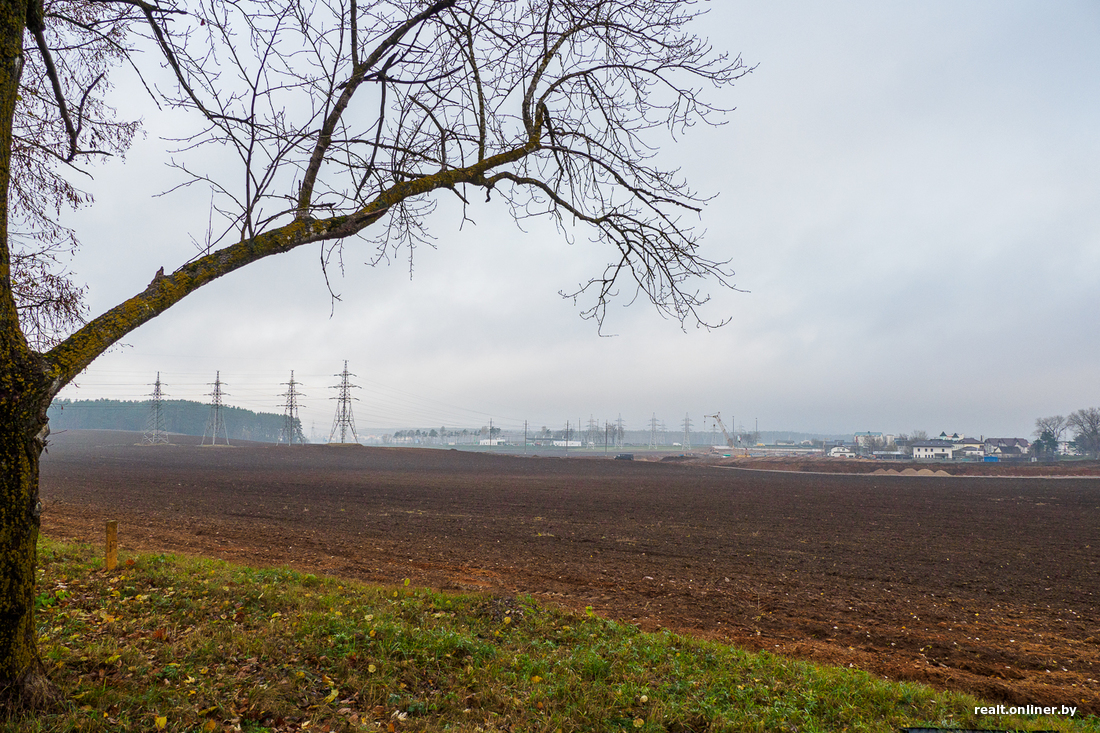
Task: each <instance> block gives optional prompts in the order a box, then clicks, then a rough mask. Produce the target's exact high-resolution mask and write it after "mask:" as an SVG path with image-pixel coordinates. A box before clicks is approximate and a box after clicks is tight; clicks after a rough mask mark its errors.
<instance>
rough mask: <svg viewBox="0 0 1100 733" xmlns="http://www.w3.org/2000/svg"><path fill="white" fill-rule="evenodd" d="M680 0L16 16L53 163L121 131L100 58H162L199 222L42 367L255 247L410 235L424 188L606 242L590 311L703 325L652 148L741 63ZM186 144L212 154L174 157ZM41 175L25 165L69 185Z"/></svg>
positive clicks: (96, 1) (587, 290) (281, 6)
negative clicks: (178, 111) (199, 189)
mask: <svg viewBox="0 0 1100 733" xmlns="http://www.w3.org/2000/svg"><path fill="white" fill-rule="evenodd" d="M699 12H700V11H699V10H698V6H697V4H696V3H692V2H684V1H683V0H466V1H463V0H438V1H437V2H432V3H428V2H415V1H413V0H373V1H370V0H368V1H367V2H362V1H358V2H357V0H348V1H344V0H313V1H310V0H235V1H233V2H226V1H225V0H210V1H209V2H205V3H204V2H182V1H181V2H166V3H162V4H159V5H156V4H152V3H148V2H145V0H64V1H61V0H59V1H58V2H57V4H56V5H54V6H50V7H49V8H47V13H46V16H45V18H44V21H43V22H42V23H41V24H40V25H41V26H42V28H43V29H44V30H42V31H41V32H35V33H33V34H32V35H33V37H34V38H35V39H36V43H35V45H36V48H37V50H38V51H39V54H38V59H39V61H38V66H37V67H34V73H33V74H28V77H27V78H28V80H30V79H32V78H33V79H35V81H34V87H35V89H36V90H37V91H36V95H37V96H35V97H34V99H35V102H34V103H35V104H37V105H38V106H37V107H36V108H35V109H36V110H37V112H35V114H34V115H30V116H31V117H35V119H38V118H39V117H40V118H41V120H42V122H41V123H40V124H41V125H42V126H44V127H46V128H48V129H47V130H46V131H45V132H46V133H48V134H41V135H37V137H36V138H35V139H38V140H48V141H49V144H48V145H39V147H38V148H33V149H34V150H35V151H36V154H37V155H38V157H37V158H34V157H33V156H31V157H28V160H34V161H41V160H44V159H46V158H50V157H52V159H53V160H55V161H59V162H63V163H64V165H68V166H73V165H79V164H80V162H81V161H82V160H84V159H87V158H89V157H96V156H103V155H105V154H112V153H117V152H120V151H122V150H124V149H125V148H126V145H127V144H128V143H129V141H130V139H131V137H132V135H133V134H134V131H135V128H134V126H133V125H127V124H119V123H115V122H113V121H112V120H113V117H112V114H111V113H112V111H111V110H109V109H108V108H107V107H106V105H105V104H104V103H103V102H102V92H103V91H104V90H105V89H106V76H105V71H106V70H107V68H108V67H109V66H111V65H112V64H116V63H128V64H131V65H132V66H133V67H134V68H135V69H148V66H147V63H148V62H147V59H148V58H149V57H153V58H158V59H160V61H161V64H162V67H163V69H164V70H166V71H167V72H168V76H164V74H159V75H158V74H148V73H146V74H143V75H142V78H143V80H144V81H145V83H146V85H147V87H148V88H150V89H151V90H155V93H154V96H156V97H157V98H158V99H159V100H161V101H162V103H167V104H170V105H174V106H176V107H179V108H182V109H183V110H187V111H190V112H192V113H194V114H193V117H192V118H193V119H194V120H196V121H197V123H198V127H197V128H196V131H195V133H194V134H193V135H190V136H188V137H187V138H185V139H183V140H180V141H178V142H177V153H176V158H175V159H176V161H177V165H178V166H179V168H180V169H181V170H182V171H183V172H184V174H185V180H184V182H183V183H182V184H181V185H183V186H193V185H201V186H209V187H210V188H211V189H212V190H213V191H214V194H215V198H214V201H215V206H216V212H217V214H218V216H219V217H220V219H219V221H220V222H221V228H220V229H217V230H216V231H215V232H214V233H213V234H212V236H211V237H210V241H209V242H207V243H206V246H205V248H204V249H203V251H202V252H200V254H199V255H197V256H196V258H195V259H194V260H193V261H192V262H189V263H185V265H183V266H182V267H180V268H179V269H178V270H176V271H175V272H173V273H171V274H170V275H169V276H166V277H158V278H154V281H153V283H151V284H150V288H149V289H147V290H146V291H145V292H144V293H141V294H139V295H137V296H135V298H133V299H131V301H127V303H124V304H122V305H120V306H119V307H118V308H116V309H114V310H112V311H110V312H108V313H106V314H104V315H103V316H100V317H99V318H97V319H95V320H93V321H91V322H89V323H88V324H87V325H85V326H84V327H83V328H81V329H80V330H79V331H77V332H76V333H75V334H73V336H72V337H70V338H68V339H66V340H65V341H64V342H62V343H61V344H60V345H59V346H58V347H56V348H55V349H54V350H53V352H51V354H50V357H51V359H52V361H53V362H54V363H56V364H58V365H61V366H60V367H59V371H58V373H57V374H56V378H57V381H56V384H57V385H61V384H63V383H64V382H65V381H67V380H68V379H71V377H72V375H73V374H74V372H73V370H74V369H80V368H83V366H86V365H87V364H88V363H90V361H91V360H92V359H94V358H95V356H96V355H98V353H101V351H102V350H103V349H104V348H107V347H108V346H109V345H110V344H111V343H113V342H114V341H115V340H117V339H118V338H120V337H121V336H123V335H125V334H126V333H127V332H129V331H130V330H132V329H133V328H136V327H137V326H138V325H140V324H141V323H143V322H145V321H147V320H148V319H149V318H152V317H155V316H156V315H157V314H158V313H160V312H162V311H163V310H165V309H166V308H168V307H171V306H172V305H173V304H174V303H176V302H178V301H179V299H181V298H182V297H184V296H186V295H187V294H188V293H189V292H192V291H193V290H194V289H195V288H197V287H200V286H201V285H203V284H205V283H206V282H209V281H210V280H211V279H214V278H216V277H220V276H221V275H224V274H226V273H228V272H231V271H233V270H235V269H237V268H239V267H242V266H244V265H245V264H248V263H249V262H252V261H255V260H256V259H259V258H262V257H266V256H268V255H271V254H276V253H278V252H284V251H287V250H289V249H292V248H294V247H297V246H300V245H302V244H307V243H310V242H322V243H324V244H323V251H322V253H323V257H322V261H323V262H325V263H327V262H332V261H334V258H335V261H340V262H342V253H343V248H344V247H346V246H347V243H348V242H349V241H352V240H353V239H354V238H356V237H358V238H362V239H366V240H368V242H369V245H368V254H366V255H362V254H359V255H356V256H363V257H365V259H367V260H370V261H377V260H379V259H383V258H388V257H391V256H393V255H394V254H395V253H397V252H398V251H401V250H404V251H405V252H407V253H408V256H410V257H411V256H412V254H411V253H412V252H413V251H414V250H415V248H416V247H417V246H419V245H422V244H425V243H430V242H431V241H432V240H431V238H430V235H429V234H428V233H427V230H426V228H425V225H426V217H427V215H428V214H429V213H431V212H432V210H433V209H434V207H435V206H436V204H437V201H438V196H440V195H447V196H449V195H454V196H456V197H458V199H460V200H461V201H462V202H464V203H468V202H469V201H470V199H469V198H468V197H470V196H473V195H477V196H481V195H484V196H485V197H486V199H488V200H492V201H499V202H501V203H502V205H504V206H507V207H508V209H509V210H510V212H511V213H512V215H513V216H514V217H515V218H516V220H517V221H520V222H522V221H524V220H526V219H529V218H532V217H550V218H551V219H552V220H554V221H555V222H556V223H557V225H558V227H559V229H560V231H561V232H562V234H563V236H565V237H572V236H575V235H576V234H577V233H582V236H584V234H583V233H587V236H588V237H589V238H590V239H591V240H592V241H593V242H595V243H598V244H601V245H604V246H607V247H608V252H609V260H608V265H607V267H606V269H604V270H603V271H602V272H600V273H598V274H596V275H595V276H594V277H593V278H592V279H591V280H590V281H588V282H582V283H579V284H578V286H577V288H576V291H575V292H572V293H567V295H571V296H573V297H575V298H576V297H579V296H583V297H584V298H585V300H584V303H585V308H586V310H584V314H585V315H586V316H588V317H592V318H595V319H597V320H598V321H600V322H601V323H602V321H603V318H604V314H605V309H606V306H607V304H608V302H609V300H610V299H612V298H613V297H614V296H616V295H619V294H620V290H621V291H622V295H623V297H625V298H626V299H628V300H630V299H633V298H637V297H638V296H639V295H641V296H644V297H645V298H647V299H649V300H651V301H652V302H653V303H654V304H655V305H656V306H657V307H658V308H659V309H660V310H661V311H663V312H665V313H667V314H670V315H671V316H673V317H675V318H677V319H678V320H680V321H681V322H685V321H692V320H694V321H697V322H699V323H705V322H704V320H703V318H702V316H701V314H700V313H699V311H698V308H699V306H700V305H701V304H703V303H704V302H706V300H707V295H706V294H704V293H702V292H701V291H700V290H697V289H696V288H698V287H699V283H700V281H701V280H710V281H711V283H710V284H711V286H716V287H732V285H731V283H730V281H729V278H730V276H731V274H732V273H731V272H730V271H729V270H728V269H727V267H726V263H724V262H719V261H714V260H711V259H708V258H706V257H705V256H703V255H702V254H701V253H700V250H699V232H698V231H697V230H696V229H695V226H696V224H697V219H698V212H699V211H700V209H701V206H702V205H703V203H705V201H704V200H703V198H701V197H700V196H698V195H696V194H695V193H694V192H693V191H692V190H691V189H690V188H689V187H688V186H687V184H686V182H685V181H684V180H682V179H681V177H680V176H679V175H678V173H677V171H676V169H675V168H672V167H665V166H664V165H662V164H660V163H659V162H658V158H662V159H664V160H668V159H671V158H672V157H673V156H672V155H671V154H668V152H667V151H666V153H665V154H663V155H660V156H659V155H658V153H659V152H660V151H659V148H660V147H661V146H663V145H668V144H669V143H670V142H671V141H672V140H673V139H675V138H676V137H677V136H679V135H681V134H683V133H684V132H686V131H687V129H688V128H690V127H691V126H693V125H696V124H699V123H704V124H720V123H721V122H722V120H723V115H724V113H725V112H726V110H724V109H722V108H720V107H717V106H715V105H714V104H713V103H712V102H711V101H709V100H710V97H711V96H712V95H713V94H714V93H715V92H716V90H720V89H721V88H723V87H728V86H730V85H732V84H733V83H734V82H735V81H736V80H738V79H740V78H741V77H742V76H744V75H745V74H747V73H748V72H749V71H751V69H749V68H748V67H746V66H745V65H743V64H742V62H741V60H740V58H739V57H735V58H729V57H727V56H725V55H722V54H719V53H715V52H714V51H713V50H712V49H711V47H710V46H709V45H708V44H707V42H706V41H705V40H703V39H701V38H700V37H699V36H697V35H695V33H694V32H693V29H694V28H695V25H693V23H692V22H693V20H694V19H695V18H696V17H697V16H698V14H699ZM28 27H30V26H28ZM51 28H54V29H60V30H53V31H51V30H50V29H51ZM32 30H33V29H32ZM51 32H52V33H55V34H57V35H58V39H60V40H58V39H54V36H51V35H50V33H51ZM66 34H68V35H66ZM64 38H69V39H70V40H71V41H72V42H71V43H68V44H67V43H66V42H65V41H64ZM42 39H44V40H42ZM51 39H54V40H51ZM140 49H144V50H143V51H142V54H144V55H141V54H139V53H138V50H140ZM153 54H155V56H153ZM84 57H89V58H90V59H91V60H92V62H94V63H89V65H88V66H87V67H86V68H85V67H84V66H79V63H82V62H79V59H81V58H84ZM66 58H67V59H69V60H67V61H65V62H59V61H55V60H54V59H66ZM138 58H140V59H141V61H140V62H136V61H135V59H138ZM73 59H76V60H73ZM28 68H30V67H28ZM28 83H29V82H28ZM51 92H52V94H51ZM74 100H76V101H74ZM29 109H30V108H29V107H28V110H29ZM28 114H29V113H28ZM35 115H37V117H36V116H35ZM25 124H27V125H29V124H30V123H29V122H28V123H25ZM28 129H29V128H28ZM28 139H30V138H29V137H28ZM204 150H211V151H213V152H215V153H216V154H217V157H218V158H219V165H218V168H217V170H216V171H211V170H204V169H201V168H200V167H198V166H197V165H196V164H195V162H194V161H196V160H203V159H204V156H202V155H201V154H197V153H201V152H202V151H204ZM229 156H232V158H233V159H234V161H235V163H236V165H235V171H236V172H235V173H229V174H227V173H226V170H227V167H226V165H225V160H226V158H227V157H229ZM51 170H52V169H51ZM49 175H51V173H49V172H45V173H42V174H41V175H40V176H39V177H38V179H33V178H31V177H28V178H27V181H28V182H31V181H35V183H34V185H35V186H37V189H38V190H39V191H43V190H51V189H50V188H49V187H50V186H51V185H52V186H54V189H53V190H54V191H56V192H57V193H56V195H57V196H59V197H60V198H62V199H64V198H66V197H67V198H68V199H70V200H79V197H80V194H79V192H78V191H77V189H75V188H72V187H71V186H70V187H68V188H66V186H68V184H67V183H64V180H67V179H61V178H57V177H54V178H49ZM478 189H480V191H478ZM24 200H26V201H31V202H33V201H35V199H34V197H33V196H31V195H28V196H26V197H25V198H24ZM24 209H25V210H26V211H31V209H30V208H29V205H27V206H24ZM39 220H41V221H47V220H49V217H48V216H45V214H44V213H42V215H40V216H39ZM76 302H79V299H78V298H77V299H76Z"/></svg>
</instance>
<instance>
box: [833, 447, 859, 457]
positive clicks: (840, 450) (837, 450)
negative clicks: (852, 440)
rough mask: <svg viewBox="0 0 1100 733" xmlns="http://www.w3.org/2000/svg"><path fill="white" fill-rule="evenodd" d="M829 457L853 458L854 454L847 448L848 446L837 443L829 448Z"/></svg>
mask: <svg viewBox="0 0 1100 733" xmlns="http://www.w3.org/2000/svg"><path fill="white" fill-rule="evenodd" d="M829 457H830V458H855V457H856V454H855V453H853V452H852V451H851V450H849V449H848V446H845V445H838V446H834V447H832V448H830V449H829Z"/></svg>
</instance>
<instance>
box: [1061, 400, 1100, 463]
mask: <svg viewBox="0 0 1100 733" xmlns="http://www.w3.org/2000/svg"><path fill="white" fill-rule="evenodd" d="M1066 427H1068V428H1069V429H1070V430H1072V431H1073V440H1074V442H1075V443H1077V449H1078V450H1079V451H1081V452H1082V453H1086V454H1088V455H1091V456H1093V457H1094V458H1097V457H1100V407H1085V408H1082V409H1080V410H1077V411H1076V412H1071V413H1070V415H1069V417H1067V418H1066Z"/></svg>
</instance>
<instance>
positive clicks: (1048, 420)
mask: <svg viewBox="0 0 1100 733" xmlns="http://www.w3.org/2000/svg"><path fill="white" fill-rule="evenodd" d="M1066 427H1067V425H1066V418H1065V417H1063V416H1062V415H1051V416H1050V417H1039V418H1036V419H1035V435H1036V436H1041V435H1042V434H1043V433H1045V432H1049V433H1050V434H1051V435H1053V436H1054V439H1055V440H1061V439H1062V435H1063V434H1064V433H1065V432H1066Z"/></svg>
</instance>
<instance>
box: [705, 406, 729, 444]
mask: <svg viewBox="0 0 1100 733" xmlns="http://www.w3.org/2000/svg"><path fill="white" fill-rule="evenodd" d="M709 417H713V418H714V419H715V421H717V423H718V427H720V428H722V435H723V436H725V438H726V445H728V446H729V447H730V448H736V447H737V442H736V441H735V440H734V439H733V438H731V437H730V434H729V432H728V431H727V430H726V424H725V423H723V422H722V413H720V412H716V413H714V414H713V415H703V419H704V420H705V419H707V418H709Z"/></svg>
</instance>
